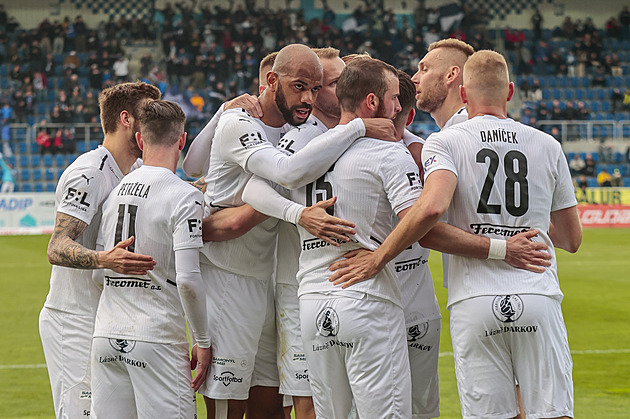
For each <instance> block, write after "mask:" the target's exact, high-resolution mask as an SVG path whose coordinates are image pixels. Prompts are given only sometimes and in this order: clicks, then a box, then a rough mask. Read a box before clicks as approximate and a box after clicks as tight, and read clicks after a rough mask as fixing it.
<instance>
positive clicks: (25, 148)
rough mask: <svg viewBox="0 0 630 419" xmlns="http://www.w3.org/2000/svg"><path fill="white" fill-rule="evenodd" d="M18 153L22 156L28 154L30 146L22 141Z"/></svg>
mask: <svg viewBox="0 0 630 419" xmlns="http://www.w3.org/2000/svg"><path fill="white" fill-rule="evenodd" d="M18 153H20V154H26V153H28V144H26V143H25V142H24V141H20V142H19V143H18Z"/></svg>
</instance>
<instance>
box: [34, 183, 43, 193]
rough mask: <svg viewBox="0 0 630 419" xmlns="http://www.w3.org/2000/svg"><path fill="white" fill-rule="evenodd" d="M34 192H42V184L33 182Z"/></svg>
mask: <svg viewBox="0 0 630 419" xmlns="http://www.w3.org/2000/svg"><path fill="white" fill-rule="evenodd" d="M35 192H44V184H43V183H41V182H35Z"/></svg>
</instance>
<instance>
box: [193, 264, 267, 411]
mask: <svg viewBox="0 0 630 419" xmlns="http://www.w3.org/2000/svg"><path fill="white" fill-rule="evenodd" d="M200 266H201V275H202V277H203V280H204V281H205V284H206V291H207V294H206V296H207V299H206V301H207V307H208V320H209V321H208V324H209V325H210V336H211V338H212V363H211V364H210V368H209V369H208V377H207V378H206V381H205V382H204V383H203V384H202V385H201V388H200V389H199V393H201V394H203V395H204V396H207V397H210V398H211V399H217V400H247V399H248V398H249V388H250V386H251V381H252V373H253V371H254V360H255V358H256V353H257V352H258V344H259V341H260V336H261V333H262V328H263V324H264V321H265V317H266V313H267V298H268V294H267V282H268V281H261V280H260V279H256V278H253V277H249V276H243V275H236V274H233V273H231V272H228V271H225V270H223V269H220V268H217V267H216V266H214V265H210V264H206V263H202V264H201V265H200Z"/></svg>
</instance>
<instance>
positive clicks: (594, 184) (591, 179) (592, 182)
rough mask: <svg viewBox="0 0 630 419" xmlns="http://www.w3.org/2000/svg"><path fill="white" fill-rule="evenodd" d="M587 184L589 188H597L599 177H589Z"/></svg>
mask: <svg viewBox="0 0 630 419" xmlns="http://www.w3.org/2000/svg"><path fill="white" fill-rule="evenodd" d="M586 185H587V186H588V187H589V188H597V187H598V186H599V185H598V184H597V179H595V178H594V177H589V178H587V179H586Z"/></svg>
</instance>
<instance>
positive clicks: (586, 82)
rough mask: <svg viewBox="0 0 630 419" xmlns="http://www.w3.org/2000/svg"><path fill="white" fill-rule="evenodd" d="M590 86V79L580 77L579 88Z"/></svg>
mask: <svg viewBox="0 0 630 419" xmlns="http://www.w3.org/2000/svg"><path fill="white" fill-rule="evenodd" d="M590 85H591V79H589V78H588V77H586V76H582V77H580V86H582V87H589V86H590Z"/></svg>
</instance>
